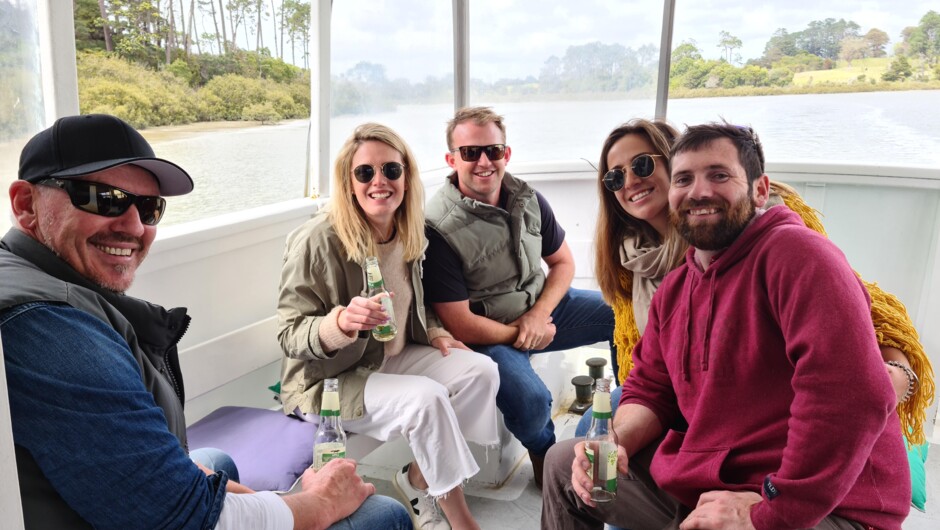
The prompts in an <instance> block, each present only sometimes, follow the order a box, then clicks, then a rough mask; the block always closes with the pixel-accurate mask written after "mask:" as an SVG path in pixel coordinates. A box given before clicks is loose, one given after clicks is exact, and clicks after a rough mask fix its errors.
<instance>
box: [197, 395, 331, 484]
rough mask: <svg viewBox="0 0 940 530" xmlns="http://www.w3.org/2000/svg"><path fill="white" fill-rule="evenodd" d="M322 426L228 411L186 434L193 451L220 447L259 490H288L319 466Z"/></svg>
mask: <svg viewBox="0 0 940 530" xmlns="http://www.w3.org/2000/svg"><path fill="white" fill-rule="evenodd" d="M316 430H317V426H316V425H314V424H312V423H307V422H305V421H302V420H299V419H297V418H295V417H293V416H285V415H284V414H283V413H282V412H281V411H277V410H266V409H257V408H251V407H222V408H219V409H216V410H214V411H212V413H211V414H209V415H208V416H206V417H205V418H202V419H201V420H199V421H197V422H196V423H194V424H192V425H190V426H189V428H187V429H186V435H187V437H188V438H189V447H190V449H191V450H192V449H198V448H200V447H215V448H218V449H221V450H223V451H225V452H226V453H228V454H229V455H230V456H231V457H232V459H233V460H234V461H235V465H236V466H238V474H239V476H240V478H241V483H242V484H244V485H246V486H248V487H249V488H251V489H253V490H258V491H263V490H287V489H288V488H290V487H291V485H292V484H293V483H294V481H295V480H296V479H297V477H299V476H300V475H301V473H303V472H304V470H305V469H307V468H308V467H309V466H310V464H311V462H312V461H313V435H314V434H315V433H316Z"/></svg>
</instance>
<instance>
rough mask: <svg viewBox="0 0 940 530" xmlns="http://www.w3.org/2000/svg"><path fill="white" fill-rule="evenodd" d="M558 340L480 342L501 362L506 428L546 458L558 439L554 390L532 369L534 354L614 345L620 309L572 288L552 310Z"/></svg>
mask: <svg viewBox="0 0 940 530" xmlns="http://www.w3.org/2000/svg"><path fill="white" fill-rule="evenodd" d="M552 323H553V324H555V328H556V329H555V339H554V340H553V341H552V342H551V344H549V345H548V347H547V348H545V349H543V350H533V351H529V352H524V351H519V350H517V349H515V348H513V347H512V345H511V344H495V345H490V346H477V347H476V348H475V349H476V350H477V351H479V352H480V353H483V354H485V355H488V356H489V357H490V358H491V359H493V361H495V362H496V364H497V365H498V366H499V392H497V394H496V406H498V407H499V410H500V411H502V413H503V419H504V420H505V422H506V427H507V428H508V429H509V432H511V433H512V434H513V436H515V437H516V438H517V439H518V440H519V441H520V442H522V445H523V447H525V448H526V449H528V450H529V451H530V452H531V453H532V454H534V455H537V456H543V455H545V453H546V452H548V448H549V447H551V446H552V444H554V443H555V425H554V424H553V423H552V394H551V392H549V391H548V388H546V387H545V383H543V382H542V379H541V378H539V376H538V375H537V374H536V373H535V370H533V369H532V365H531V364H530V363H529V356H530V355H532V354H534V353H542V352H550V351H560V350H569V349H571V348H576V347H578V346H586V345H589V344H595V343H597V342H607V343H608V344H610V348H611V357H615V356H616V355H615V353H614V346H613V341H612V339H613V334H614V312H613V310H611V308H610V306H608V305H607V304H606V303H605V302H604V299H603V298H602V297H601V294H600V293H599V292H597V291H587V290H583V289H568V293H567V294H566V295H565V297H564V298H563V299H562V300H561V302H560V303H559V304H558V307H556V308H555V310H554V311H552Z"/></svg>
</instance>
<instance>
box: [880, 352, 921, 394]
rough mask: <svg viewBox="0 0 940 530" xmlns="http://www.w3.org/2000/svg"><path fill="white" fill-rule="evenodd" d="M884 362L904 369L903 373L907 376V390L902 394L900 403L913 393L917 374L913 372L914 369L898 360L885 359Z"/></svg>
mask: <svg viewBox="0 0 940 530" xmlns="http://www.w3.org/2000/svg"><path fill="white" fill-rule="evenodd" d="M885 364H887V365H888V366H895V367H897V368H900V369H901V370H904V375H906V376H907V392H905V393H904V396H902V397H901V399H900V401H899V402H900V403H904V402H905V401H907V400H908V399H910V398H911V396H913V395H914V390H915V389H916V388H917V383H918V380H917V374H915V373H914V370H911V369H910V368H908V367H907V366H904V364H902V363H900V362H898V361H885Z"/></svg>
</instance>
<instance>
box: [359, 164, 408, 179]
mask: <svg viewBox="0 0 940 530" xmlns="http://www.w3.org/2000/svg"><path fill="white" fill-rule="evenodd" d="M379 167H380V168H381V171H382V174H383V175H385V178H387V179H388V180H398V179H400V178H401V176H402V175H404V174H405V166H404V164H401V163H399V162H386V163H384V164H382V165H381V166H379ZM375 174H376V172H375V166H370V165H368V164H362V165H361V166H356V168H355V169H353V176H354V177H356V180H358V181H359V182H361V183H363V184H368V183H370V182H372V179H374V178H375Z"/></svg>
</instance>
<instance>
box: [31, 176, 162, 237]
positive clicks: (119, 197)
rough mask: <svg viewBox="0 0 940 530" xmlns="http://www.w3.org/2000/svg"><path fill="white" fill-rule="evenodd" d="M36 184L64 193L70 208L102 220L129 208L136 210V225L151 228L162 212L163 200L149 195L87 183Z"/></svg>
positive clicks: (61, 180) (84, 181) (49, 181)
mask: <svg viewBox="0 0 940 530" xmlns="http://www.w3.org/2000/svg"><path fill="white" fill-rule="evenodd" d="M39 184H42V185H45V186H50V187H56V188H60V189H63V190H65V192H66V193H68V194H69V199H70V200H71V201H72V206H74V207H76V208H78V209H79V210H82V211H84V212H88V213H93V214H95V215H103V216H105V217H118V216H120V215H123V214H124V212H126V211H127V210H128V209H129V208H130V207H131V206H136V207H137V214H138V215H140V222H141V223H143V224H145V225H155V224H157V223H159V222H160V218H161V217H163V212H165V211H166V199H164V198H163V197H156V196H152V195H135V194H133V193H131V192H129V191H127V190H122V189H121V188H116V187H114V186H109V185H107V184H102V183H100V182H89V181H87V180H73V179H56V178H50V179H45V180H43V181H41V182H39Z"/></svg>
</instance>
